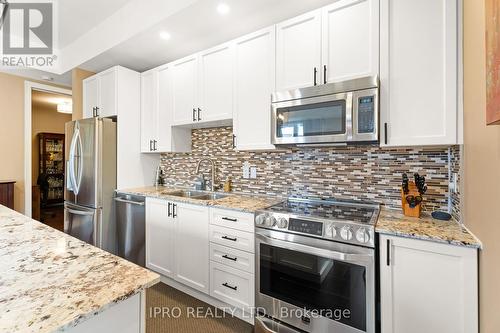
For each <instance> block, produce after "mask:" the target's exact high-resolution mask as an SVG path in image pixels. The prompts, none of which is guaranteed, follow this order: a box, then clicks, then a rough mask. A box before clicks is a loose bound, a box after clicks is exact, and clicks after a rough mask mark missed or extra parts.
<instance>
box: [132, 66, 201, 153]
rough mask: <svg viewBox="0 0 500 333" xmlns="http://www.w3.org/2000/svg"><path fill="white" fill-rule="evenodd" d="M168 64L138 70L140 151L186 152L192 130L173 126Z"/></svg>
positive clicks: (188, 148) (170, 81) (170, 80)
mask: <svg viewBox="0 0 500 333" xmlns="http://www.w3.org/2000/svg"><path fill="white" fill-rule="evenodd" d="M172 102H173V99H172V79H171V67H170V65H164V66H160V67H158V68H155V69H152V70H149V71H147V72H144V73H142V74H141V151H142V152H143V153H149V152H152V153H165V152H187V151H190V150H191V131H190V130H189V129H187V128H173V127H172V124H173V106H172Z"/></svg>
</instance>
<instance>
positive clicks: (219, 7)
mask: <svg viewBox="0 0 500 333" xmlns="http://www.w3.org/2000/svg"><path fill="white" fill-rule="evenodd" d="M230 10H231V8H229V6H228V5H227V4H226V3H224V2H221V3H220V4H219V5H217V11H218V12H219V14H221V15H226V14H227V13H229V11H230Z"/></svg>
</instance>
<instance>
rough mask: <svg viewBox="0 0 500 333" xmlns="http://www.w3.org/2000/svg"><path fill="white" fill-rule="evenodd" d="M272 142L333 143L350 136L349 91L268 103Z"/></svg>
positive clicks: (350, 97) (350, 99)
mask: <svg viewBox="0 0 500 333" xmlns="http://www.w3.org/2000/svg"><path fill="white" fill-rule="evenodd" d="M272 108H273V112H272V138H273V143H274V144H302V143H335V142H348V141H350V140H351V139H352V93H350V92H349V93H341V94H334V95H325V96H319V97H312V98H303V99H296V100H290V101H285V102H278V103H273V105H272Z"/></svg>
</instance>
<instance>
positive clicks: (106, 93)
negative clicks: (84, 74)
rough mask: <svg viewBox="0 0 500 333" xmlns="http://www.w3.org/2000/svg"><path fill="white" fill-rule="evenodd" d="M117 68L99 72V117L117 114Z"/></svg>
mask: <svg viewBox="0 0 500 333" xmlns="http://www.w3.org/2000/svg"><path fill="white" fill-rule="evenodd" d="M117 81H118V74H117V69H116V68H113V69H111V70H108V71H104V72H102V73H101V74H99V91H100V94H99V99H100V103H99V112H98V115H99V116H100V117H112V116H117V115H118V107H117V97H118V96H117V90H118V82H117Z"/></svg>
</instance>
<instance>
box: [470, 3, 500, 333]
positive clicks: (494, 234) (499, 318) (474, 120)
mask: <svg viewBox="0 0 500 333" xmlns="http://www.w3.org/2000/svg"><path fill="white" fill-rule="evenodd" d="M464 6H465V7H464V62H465V68H464V89H465V91H464V98H465V100H464V113H465V114H464V139H465V146H464V154H465V155H464V157H465V158H464V186H465V189H464V193H465V197H464V209H465V223H466V225H467V226H468V227H469V228H470V229H471V231H472V232H473V233H474V234H475V235H476V236H477V237H478V238H479V239H480V240H481V241H482V242H483V245H484V250H483V251H482V252H481V254H480V258H479V261H480V269H479V281H480V282H479V284H480V291H479V294H480V327H481V333H496V332H500V315H499V311H500V286H499V283H500V240H499V238H498V237H499V235H500V209H499V204H500V126H486V125H485V124H486V82H485V80H486V73H485V71H486V65H485V21H484V15H485V14H484V1H482V0H481V1H480V0H465V3H464Z"/></svg>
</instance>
